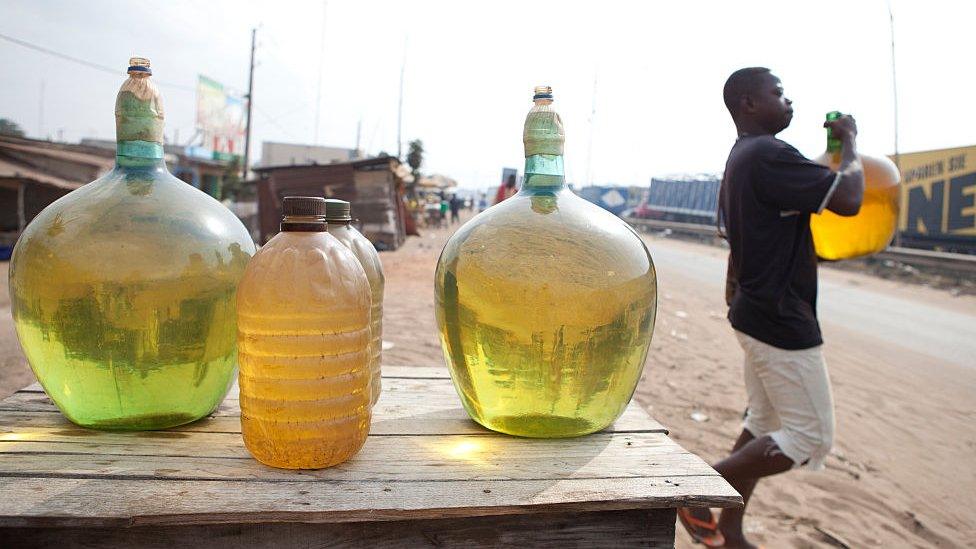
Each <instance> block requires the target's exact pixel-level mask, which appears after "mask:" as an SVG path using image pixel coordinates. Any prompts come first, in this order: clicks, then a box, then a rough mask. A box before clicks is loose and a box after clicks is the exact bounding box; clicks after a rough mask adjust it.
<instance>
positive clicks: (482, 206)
mask: <svg viewBox="0 0 976 549" xmlns="http://www.w3.org/2000/svg"><path fill="white" fill-rule="evenodd" d="M486 209H488V193H481V194H480V195H479V196H478V211H479V212H483V211H485V210H486Z"/></svg>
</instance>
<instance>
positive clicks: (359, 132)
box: [356, 116, 366, 157]
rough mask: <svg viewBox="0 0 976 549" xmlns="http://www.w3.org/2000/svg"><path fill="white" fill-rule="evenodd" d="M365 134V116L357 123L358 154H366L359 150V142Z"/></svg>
mask: <svg viewBox="0 0 976 549" xmlns="http://www.w3.org/2000/svg"><path fill="white" fill-rule="evenodd" d="M362 136H363V117H362V116H360V117H359V123H358V124H356V156H357V157H358V156H366V155H364V154H362V153H361V152H360V150H359V142H360V139H361V138H362Z"/></svg>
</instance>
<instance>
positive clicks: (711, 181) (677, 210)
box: [622, 176, 722, 225]
mask: <svg viewBox="0 0 976 549" xmlns="http://www.w3.org/2000/svg"><path fill="white" fill-rule="evenodd" d="M721 183H722V182H721V180H720V179H719V178H718V177H714V176H712V177H694V178H680V179H678V178H676V179H666V178H660V179H659V178H653V179H651V186H650V188H649V190H648V193H647V199H646V200H645V201H643V202H642V203H641V204H640V205H639V206H637V207H635V208H632V209H630V210H627V211H625V212H623V213H622V216H623V217H636V218H638V219H663V220H667V221H680V222H682V223H697V224H702V225H715V221H716V217H717V216H718V189H719V186H720V185H721Z"/></svg>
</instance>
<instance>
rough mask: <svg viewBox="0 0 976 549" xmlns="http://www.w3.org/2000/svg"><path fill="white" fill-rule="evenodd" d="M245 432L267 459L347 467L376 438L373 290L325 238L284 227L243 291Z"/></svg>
mask: <svg viewBox="0 0 976 549" xmlns="http://www.w3.org/2000/svg"><path fill="white" fill-rule="evenodd" d="M237 299H238V300H237V303H238V308H237V314H238V360H239V362H240V389H241V396H240V398H241V433H242V435H243V437H244V443H245V445H246V446H247V449H248V450H249V451H250V452H251V454H252V455H253V456H254V457H255V458H256V459H257V460H258V461H260V462H261V463H264V464H266V465H270V466H273V467H280V468H286V469H318V468H323V467H330V466H332V465H336V464H338V463H341V462H343V461H345V460H347V459H349V458H350V457H351V456H353V455H354V454H355V453H356V452H358V451H359V449H360V448H361V447H362V445H363V443H364V442H365V441H366V436H367V434H368V433H369V422H370V409H371V408H370V404H369V398H370V395H369V350H368V348H369V333H370V330H369V304H370V296H369V284H368V282H367V280H366V276H365V274H364V272H363V270H362V267H360V265H359V262H358V261H357V260H356V258H355V257H354V256H353V254H352V253H351V252H350V251H349V250H347V249H346V248H345V247H344V246H342V244H340V243H339V242H338V241H337V240H336V239H335V238H334V237H332V236H331V235H329V234H328V233H326V232H298V231H294V232H292V231H283V232H281V233H279V234H277V235H276V236H275V237H274V238H272V239H271V241H269V242H268V243H267V244H266V245H265V246H264V247H263V248H262V249H261V250H260V251H258V253H257V254H256V255H255V256H254V258H253V259H252V260H251V263H249V264H248V268H247V271H246V272H245V273H244V278H243V279H242V281H241V285H240V287H239V288H238V292H237Z"/></svg>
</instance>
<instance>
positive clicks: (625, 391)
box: [435, 87, 657, 438]
mask: <svg viewBox="0 0 976 549" xmlns="http://www.w3.org/2000/svg"><path fill="white" fill-rule="evenodd" d="M533 102H534V105H533V107H532V109H531V111H530V112H529V114H528V116H527V117H526V120H525V126H524V132H523V143H524V146H525V181H524V183H523V185H522V188H521V189H520V190H519V191H518V193H517V194H516V195H515V196H513V197H512V198H509V199H508V200H505V201H504V202H501V203H500V204H497V205H495V206H492V207H491V208H488V209H487V210H485V211H484V212H482V213H480V214H478V215H477V216H476V217H474V218H473V219H471V220H470V221H468V222H467V223H466V224H465V225H464V226H463V227H461V228H460V229H459V230H458V231H457V232H456V233H455V234H454V235H453V236H452V237H451V239H450V240H449V241H448V242H447V244H446V246H445V247H444V250H443V251H442V252H441V256H440V259H439V261H438V264H437V272H436V276H435V299H436V302H435V312H436V316H437V324H438V327H439V328H440V332H441V343H442V346H443V349H444V356H445V358H446V360H447V364H448V367H449V368H450V371H451V376H452V378H453V380H454V385H455V388H456V389H457V392H458V394H459V395H460V397H461V402H462V404H463V405H464V408H465V409H466V410H467V412H468V414H469V415H470V416H471V417H472V418H473V419H474V420H475V421H477V422H478V423H480V424H482V425H484V426H485V427H488V428H489V429H493V430H496V431H500V432H503V433H509V434H513V435H519V436H526V437H542V438H555V437H572V436H578V435H585V434H588V433H592V432H595V431H599V430H600V429H603V428H604V427H607V426H608V425H610V424H611V423H613V421H614V420H615V419H617V417H618V416H620V414H621V413H622V412H623V411H624V409H625V408H626V406H627V404H628V403H629V402H630V398H631V396H632V395H633V393H634V389H635V387H636V386H637V382H638V380H639V379H640V376H641V371H642V370H643V368H644V360H645V359H646V357H647V351H648V346H649V345H650V341H651V334H652V332H653V329H654V316H655V311H656V307H657V279H656V275H655V270H654V263H653V261H652V260H651V255H650V253H649V252H648V250H647V247H646V246H645V245H644V242H643V241H642V240H641V238H640V237H639V236H638V235H637V234H636V233H635V232H634V231H633V230H632V229H631V228H630V227H629V226H628V225H627V224H626V223H624V222H623V221H622V220H620V219H619V218H618V217H616V216H614V215H613V214H611V213H610V212H607V211H606V210H604V209H602V208H600V207H598V206H596V205H594V204H592V203H590V202H587V201H586V200H584V199H582V198H580V197H578V196H576V195H575V194H574V193H573V192H572V191H571V190H570V189H569V188H568V187H567V186H566V181H565V176H564V173H563V142H564V134H563V126H562V121H561V119H560V117H559V115H558V114H557V113H556V112H555V110H554V109H553V108H552V103H553V96H552V90H551V88H548V87H538V88H536V89H535V95H534V96H533Z"/></svg>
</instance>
